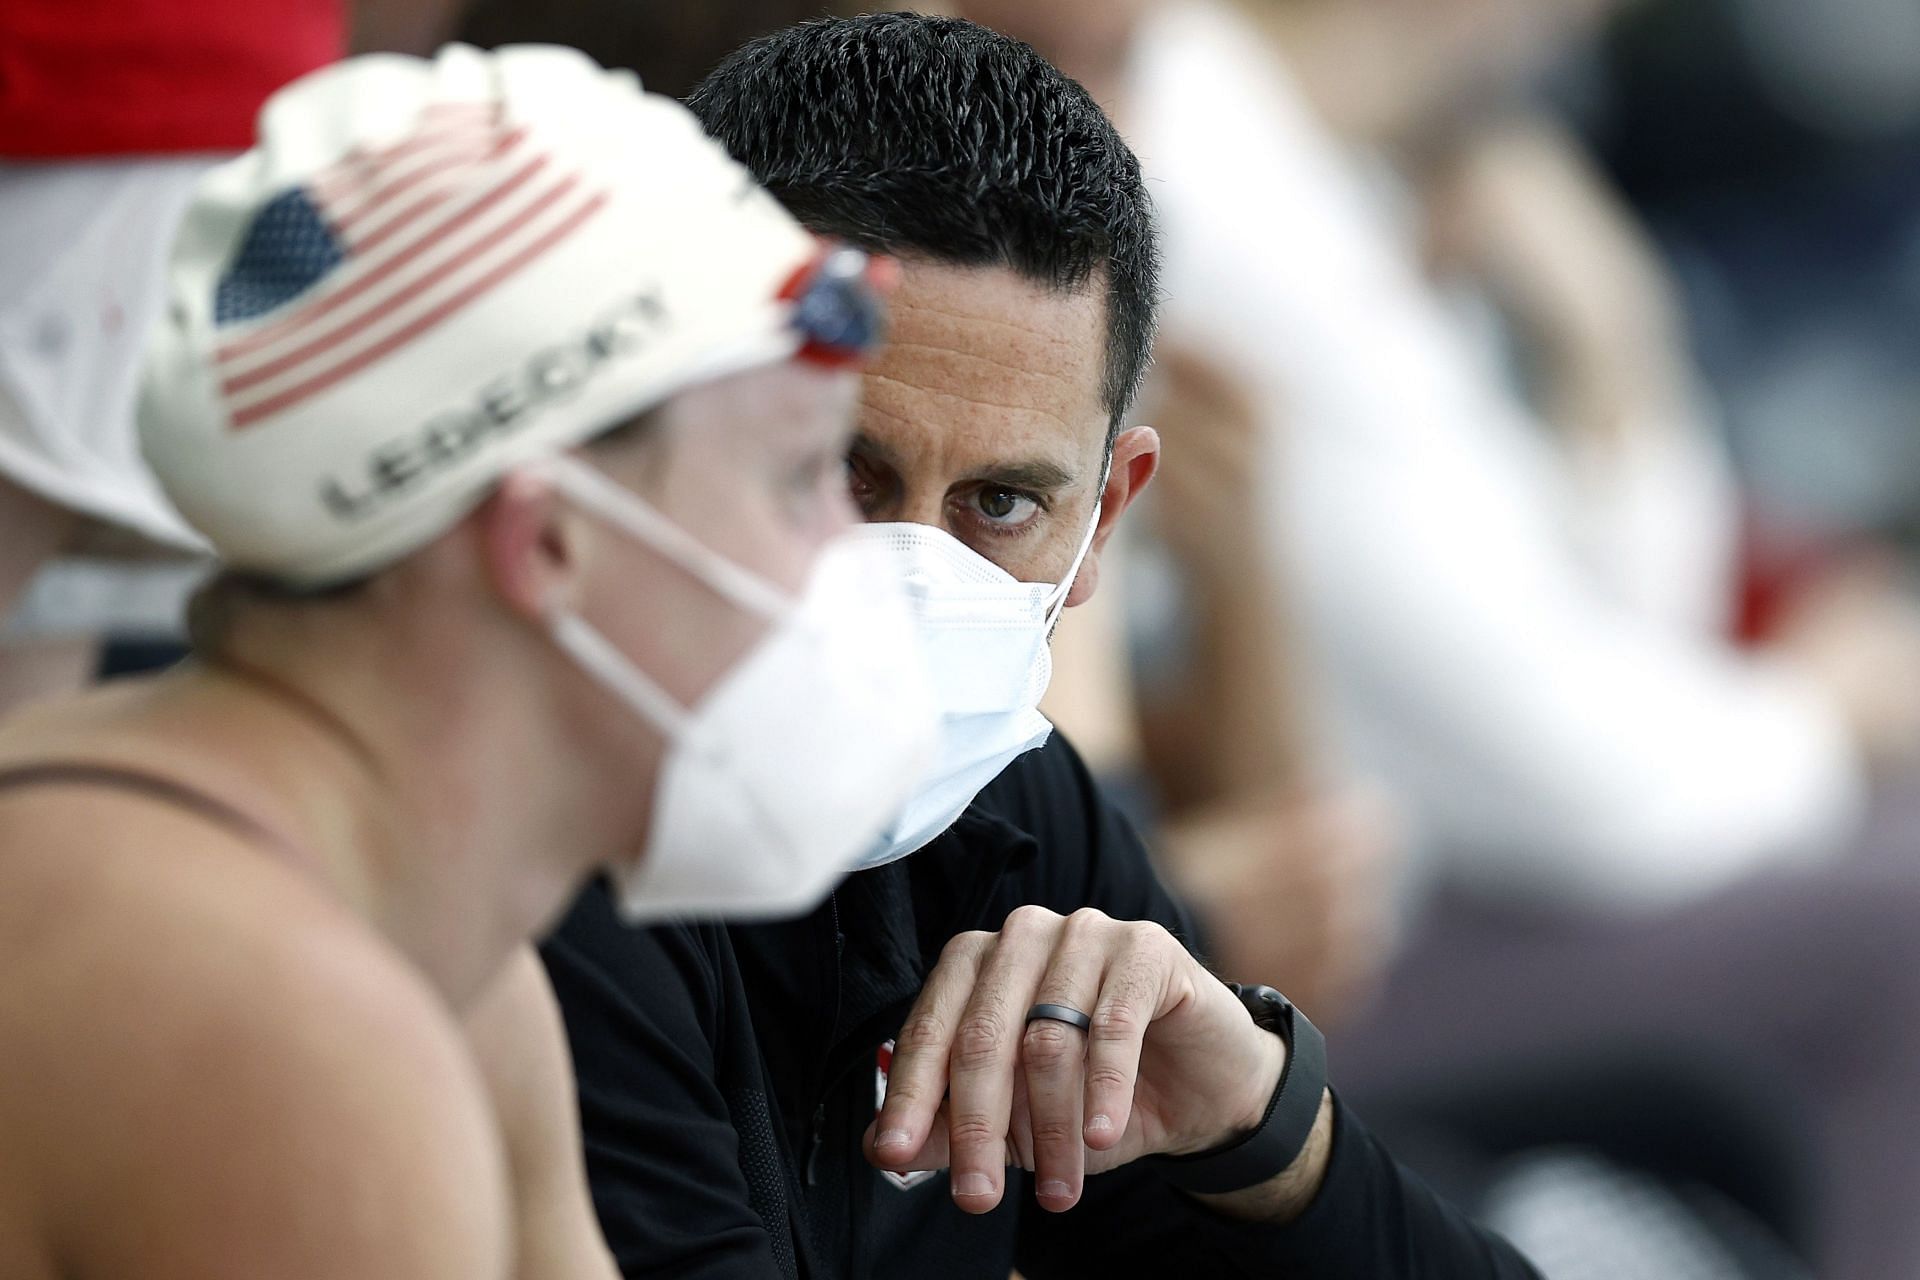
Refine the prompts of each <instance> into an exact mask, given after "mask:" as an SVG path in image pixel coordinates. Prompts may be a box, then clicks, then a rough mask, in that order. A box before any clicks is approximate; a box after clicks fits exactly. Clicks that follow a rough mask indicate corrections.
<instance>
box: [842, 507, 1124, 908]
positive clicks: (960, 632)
mask: <svg viewBox="0 0 1920 1280" xmlns="http://www.w3.org/2000/svg"><path fill="white" fill-rule="evenodd" d="M1099 527H1100V508H1099V506H1098V505H1096V506H1095V507H1094V512H1093V522H1092V524H1091V525H1089V526H1088V528H1087V536H1086V537H1085V538H1084V539H1082V540H1081V543H1080V550H1079V552H1078V553H1077V554H1076V555H1075V556H1074V558H1073V564H1072V566H1071V567H1070V568H1068V570H1067V575H1066V577H1065V578H1064V579H1062V580H1061V581H1060V582H1059V583H1057V584H1051V583H1044V582H1020V581H1018V580H1016V579H1015V578H1014V577H1013V576H1012V575H1011V574H1009V573H1008V572H1007V571H1006V570H1004V569H1002V568H1000V566H998V565H996V564H994V563H993V562H992V561H991V560H988V559H987V558H986V557H984V556H982V555H980V554H979V553H978V552H976V551H974V550H972V549H971V548H969V547H968V546H967V545H966V544H965V543H963V542H961V541H960V540H959V539H957V538H955V537H953V536H952V535H951V534H948V533H947V532H946V531H944V530H942V529H936V528H934V527H933V526H931V525H924V524H870V525H867V526H866V527H865V528H864V529H862V530H860V536H861V537H864V538H868V539H871V540H872V541H873V542H874V543H876V544H877V545H879V546H881V547H883V548H885V549H886V550H887V551H889V552H891V553H892V554H893V556H894V557H895V560H896V562H897V563H898V565H899V569H900V576H901V581H902V582H903V583H904V584H905V586H906V591H907V598H908V600H909V602H910V603H911V604H912V606H913V613H914V620H915V622H916V624H917V629H918V634H919V640H920V650H921V654H922V656H923V657H924V659H925V662H926V666H927V671H928V674H929V676H930V677H931V680H932V684H933V690H934V698H935V701H936V702H937V704H938V706H939V711H940V730H939V744H938V746H937V748H936V750H935V759H934V763H933V765H932V767H931V768H929V769H928V770H927V771H926V773H925V774H924V775H923V776H922V778H921V780H920V782H919V783H918V784H916V785H915V787H914V789H913V794H912V796H911V798H910V799H909V800H908V801H907V804H906V807H905V809H904V810H903V811H902V812H901V814H900V816H899V817H898V818H896V819H895V820H894V821H893V823H892V824H890V825H889V826H888V828H887V829H886V831H885V832H883V833H882V834H881V836H880V838H879V840H877V841H876V842H875V843H874V845H873V846H872V847H871V848H870V849H869V850H868V851H867V853H866V854H865V856H863V857H862V858H861V859H860V861H859V862H858V863H857V864H855V866H854V867H853V870H857V871H864V870H867V869H869V868H871V867H879V866H885V865H886V864H887V863H889V862H892V861H894V860H896V859H898V858H904V857H906V856H907V855H908V854H910V853H913V852H915V851H916V850H918V849H921V848H924V847H925V846H926V845H927V844H929V843H930V842H931V841H932V840H933V839H934V837H935V836H938V835H939V834H940V833H941V832H942V831H945V830H946V829H947V828H948V827H950V826H952V825H953V823H954V820H955V819H956V818H958V817H959V816H960V815H961V813H962V812H964V811H965V810H966V807H967V806H968V805H970V804H972V803H973V799H974V797H975V796H977V795H979V794H980V791H981V790H982V788H984V787H985V786H986V785H987V784H988V783H989V782H992V781H993V780H994V779H995V778H997V777H999V776H1000V774H1001V772H1002V771H1003V770H1005V769H1006V767H1007V766H1008V765H1010V764H1012V763H1013V762H1014V760H1016V759H1018V758H1019V757H1020V756H1021V755H1024V754H1025V753H1026V752H1028V751H1031V750H1033V749H1034V748H1035V747H1038V746H1040V745H1041V744H1042V743H1044V742H1046V740H1047V737H1048V735H1050V734H1051V733H1052V732H1053V725H1052V724H1050V723H1049V722H1048V720H1047V718H1046V717H1045V716H1043V715H1041V714H1040V711H1039V706H1040V699H1041V698H1042V697H1043V696H1044V695H1045V694H1046V692H1047V682H1048V681H1049V680H1050V679H1051V678H1052V676H1053V655H1052V651H1051V650H1050V649H1049V648H1048V646H1047V639H1048V637H1049V636H1050V635H1051V634H1052V632H1053V627H1054V624H1055V623H1056V622H1058V621H1059V619H1060V611H1061V610H1062V609H1063V608H1065V607H1066V602H1067V594H1068V592H1069V591H1071V590H1072V588H1073V580H1074V578H1075V577H1076V576H1078V574H1079V572H1080V566H1081V564H1082V563H1084V562H1085V560H1086V558H1087V552H1088V550H1089V549H1090V548H1091V547H1092V546H1093V534H1094V530H1095V529H1098V528H1099Z"/></svg>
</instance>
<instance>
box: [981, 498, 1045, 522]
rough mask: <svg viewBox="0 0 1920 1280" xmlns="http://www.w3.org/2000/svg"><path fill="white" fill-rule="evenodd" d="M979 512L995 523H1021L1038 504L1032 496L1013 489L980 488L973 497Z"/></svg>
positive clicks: (1031, 513) (1030, 514)
mask: <svg viewBox="0 0 1920 1280" xmlns="http://www.w3.org/2000/svg"><path fill="white" fill-rule="evenodd" d="M975 502H976V505H978V506H979V508H980V514H981V515H983V516H985V517H986V518H987V519H989V520H991V521H993V523H995V524H1002V525H1014V524H1023V523H1025V522H1026V521H1027V519H1028V518H1030V517H1031V516H1032V515H1033V513H1034V511H1035V509H1036V508H1037V507H1038V506H1039V504H1038V503H1036V502H1035V501H1034V500H1033V499H1032V498H1030V497H1028V496H1027V495H1026V494H1024V493H1020V492H1018V491H1017V490H1013V489H982V490H981V491H980V496H979V497H978V498H977V499H975Z"/></svg>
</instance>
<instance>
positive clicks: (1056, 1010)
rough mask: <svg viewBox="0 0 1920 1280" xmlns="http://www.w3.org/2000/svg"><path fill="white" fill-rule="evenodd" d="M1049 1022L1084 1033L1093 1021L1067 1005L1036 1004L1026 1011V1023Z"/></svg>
mask: <svg viewBox="0 0 1920 1280" xmlns="http://www.w3.org/2000/svg"><path fill="white" fill-rule="evenodd" d="M1043 1018H1044V1019H1046V1020H1048V1021H1051V1022H1064V1023H1066V1024H1067V1025H1068V1026H1070V1027H1078V1028H1079V1029H1080V1030H1082V1031H1085V1030H1086V1029H1087V1028H1088V1027H1091V1026H1092V1025H1093V1019H1092V1018H1089V1017H1088V1016H1087V1015H1086V1014H1084V1013H1082V1012H1080V1011H1079V1010H1078V1009H1076V1008H1074V1007H1073V1006H1072V1005H1067V1004H1037V1005H1035V1006H1033V1008H1031V1009H1029V1010H1027V1021H1028V1022H1038V1021H1040V1020H1041V1019H1043Z"/></svg>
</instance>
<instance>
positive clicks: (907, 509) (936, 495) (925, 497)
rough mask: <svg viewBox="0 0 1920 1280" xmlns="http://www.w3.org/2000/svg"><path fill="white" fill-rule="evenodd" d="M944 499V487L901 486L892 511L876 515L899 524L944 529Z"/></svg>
mask: <svg viewBox="0 0 1920 1280" xmlns="http://www.w3.org/2000/svg"><path fill="white" fill-rule="evenodd" d="M946 498H947V495H946V488H945V487H944V486H938V485H912V484H903V485H902V486H901V487H900V496H899V498H898V500H897V501H896V502H895V503H894V504H893V510H892V511H889V512H884V513H876V514H877V515H878V517H879V518H880V519H882V520H890V521H897V522H898V523H901V524H930V525H932V526H933V527H934V528H936V529H945V528H946V527H947V524H946V514H947V510H946V508H947V501H946ZM948 532H952V531H951V530H948Z"/></svg>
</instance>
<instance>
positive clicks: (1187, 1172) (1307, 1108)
mask: <svg viewBox="0 0 1920 1280" xmlns="http://www.w3.org/2000/svg"><path fill="white" fill-rule="evenodd" d="M1233 985H1234V991H1235V992H1236V994H1238V995H1239V996H1240V998H1241V1000H1242V1001H1243V1002H1244V1003H1246V1004H1247V1006H1248V1007H1249V1010H1250V1011H1253V1012H1255V1014H1256V1021H1258V1022H1259V1023H1260V1025H1262V1026H1264V1027H1267V1028H1268V1029H1270V1030H1272V1031H1273V1032H1274V1033H1275V1034H1277V1035H1278V1036H1279V1037H1280V1038H1281V1040H1282V1041H1284V1042H1285V1043H1286V1046H1287V1065H1286V1066H1285V1067H1284V1068H1283V1069H1282V1070H1281V1072H1280V1083H1279V1085H1278V1087H1276V1088H1275V1089H1274V1091H1273V1097H1272V1098H1270V1099H1269V1100H1268V1102H1267V1112H1266V1115H1265V1116H1264V1117H1263V1118H1262V1119H1261V1121H1260V1126H1259V1127H1258V1128H1256V1129H1255V1130H1253V1132H1251V1133H1248V1134H1245V1135H1243V1136H1241V1137H1239V1138H1235V1139H1234V1140H1233V1141H1231V1142H1229V1143H1227V1144H1225V1145H1224V1146H1219V1147H1215V1148H1213V1149H1212V1150H1210V1151H1200V1152H1195V1153H1194V1154H1192V1155H1184V1156H1166V1155H1161V1156H1153V1157H1151V1159H1152V1161H1153V1162H1154V1164H1155V1165H1156V1166H1157V1167H1158V1169H1159V1171H1160V1174H1161V1176H1162V1177H1164V1178H1165V1179H1166V1180H1167V1181H1168V1182H1171V1183H1172V1184H1173V1185H1174V1186H1176V1187H1179V1188H1180V1189H1181V1190H1182V1191H1189V1192H1193V1193H1195V1194H1198V1195H1224V1194H1226V1193H1227V1192H1230V1191H1242V1190H1245V1189H1246V1188H1248V1187H1255V1186H1258V1185H1260V1184H1261V1183H1263V1182H1266V1181H1267V1180H1269V1179H1270V1178H1274V1177H1277V1176H1278V1175H1279V1174H1281V1173H1282V1172H1284V1171H1285V1170H1286V1169H1287V1168H1288V1167H1289V1166H1291V1165H1292V1164H1293V1162H1294V1161H1295V1160H1297V1159H1299V1158H1300V1153H1301V1152H1302V1151H1304V1150H1306V1147H1307V1140H1308V1138H1310V1137H1312V1135H1313V1126H1314V1124H1315V1122H1316V1121H1317V1120H1318V1119H1319V1117H1320V1100H1321V1096H1322V1095H1323V1094H1324V1093H1325V1092H1326V1088H1327V1041H1326V1037H1324V1036H1322V1035H1321V1034H1320V1029H1319V1028H1318V1027H1316V1026H1314V1025H1313V1023H1312V1022H1310V1021H1308V1020H1307V1015H1306V1014H1304V1013H1301V1012H1300V1011H1299V1010H1298V1009H1297V1008H1295V1007H1294V1005H1293V1002H1292V1001H1290V1000H1288V999H1287V998H1286V997H1285V996H1283V995H1281V994H1280V993H1279V992H1278V991H1275V990H1274V989H1273V988H1272V987H1248V988H1242V987H1240V986H1238V985H1237V984H1233ZM1256 1002H1258V1003H1257V1004H1256ZM1260 1006H1264V1007H1265V1008H1264V1010H1263V1009H1261V1008H1260ZM1263 1012H1264V1014H1265V1016H1261V1014H1262V1013H1263Z"/></svg>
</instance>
